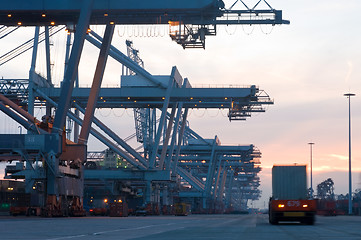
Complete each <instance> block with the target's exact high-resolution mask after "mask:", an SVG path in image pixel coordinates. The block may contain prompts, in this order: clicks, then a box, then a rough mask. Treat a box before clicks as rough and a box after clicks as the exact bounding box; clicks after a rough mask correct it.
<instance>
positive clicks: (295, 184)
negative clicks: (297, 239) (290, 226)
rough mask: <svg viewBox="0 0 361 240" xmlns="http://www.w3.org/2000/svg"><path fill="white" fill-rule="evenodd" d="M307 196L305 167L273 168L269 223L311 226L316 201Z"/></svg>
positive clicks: (313, 221)
mask: <svg viewBox="0 0 361 240" xmlns="http://www.w3.org/2000/svg"><path fill="white" fill-rule="evenodd" d="M307 195H308V194H307V174H306V166H305V165H292V166H285V165H284V166H273V168H272V197H271V198H270V202H269V222H270V223H271V224H278V222H279V221H298V222H301V223H304V224H310V225H313V224H314V223H315V214H316V200H314V199H309V198H308V196H307Z"/></svg>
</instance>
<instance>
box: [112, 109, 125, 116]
mask: <svg viewBox="0 0 361 240" xmlns="http://www.w3.org/2000/svg"><path fill="white" fill-rule="evenodd" d="M112 110H113V111H112V112H113V115H114V116H115V117H123V115H124V113H125V109H123V113H122V114H120V115H117V114H115V109H112Z"/></svg>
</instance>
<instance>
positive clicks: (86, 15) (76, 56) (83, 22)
mask: <svg viewBox="0 0 361 240" xmlns="http://www.w3.org/2000/svg"><path fill="white" fill-rule="evenodd" d="M92 5H93V0H84V2H83V8H82V10H81V11H80V16H79V21H78V24H77V25H76V29H77V30H76V33H75V37H74V44H73V48H72V50H71V54H70V58H69V63H68V67H67V69H66V73H65V76H64V80H63V86H62V88H61V93H60V96H61V98H60V102H59V106H58V108H57V110H56V114H55V119H54V125H53V130H52V132H53V133H59V134H62V131H63V127H64V125H65V119H66V115H67V111H68V109H69V107H70V100H71V94H72V91H73V88H74V81H75V78H76V76H77V73H78V65H79V61H80V56H81V52H82V50H83V45H84V40H85V35H86V32H87V29H88V25H89V20H90V15H91V9H92Z"/></svg>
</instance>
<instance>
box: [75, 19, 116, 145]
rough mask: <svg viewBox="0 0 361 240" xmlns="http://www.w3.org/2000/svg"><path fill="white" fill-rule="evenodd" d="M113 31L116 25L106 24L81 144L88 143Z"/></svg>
mask: <svg viewBox="0 0 361 240" xmlns="http://www.w3.org/2000/svg"><path fill="white" fill-rule="evenodd" d="M113 33H114V25H113V24H108V25H107V26H106V29H105V33H104V41H103V43H102V47H101V48H100V53H99V58H98V63H97V66H96V69H95V74H94V79H93V84H92V87H91V91H90V95H89V99H88V103H87V107H86V112H85V115H84V119H83V125H82V128H81V132H80V135H79V139H78V142H79V143H80V144H86V143H87V142H88V137H89V132H90V127H91V123H92V120H93V117H94V111H95V108H96V102H97V101H98V97H99V90H100V88H101V84H102V80H103V76H104V70H105V66H106V63H107V59H108V53H109V49H110V45H111V41H112V38H113Z"/></svg>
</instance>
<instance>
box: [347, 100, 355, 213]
mask: <svg viewBox="0 0 361 240" xmlns="http://www.w3.org/2000/svg"><path fill="white" fill-rule="evenodd" d="M355 95H356V94H353V93H345V94H344V96H345V97H347V98H348V214H349V215H351V214H352V179H351V97H353V96H355Z"/></svg>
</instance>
